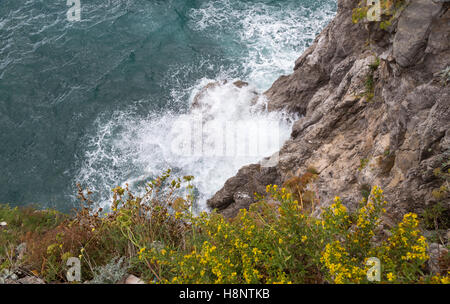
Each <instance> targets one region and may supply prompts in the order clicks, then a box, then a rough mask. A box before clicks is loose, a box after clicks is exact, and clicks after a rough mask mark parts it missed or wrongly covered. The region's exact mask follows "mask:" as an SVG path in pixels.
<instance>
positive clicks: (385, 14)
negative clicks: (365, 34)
mask: <svg viewBox="0 0 450 304" xmlns="http://www.w3.org/2000/svg"><path fill="white" fill-rule="evenodd" d="M380 4H381V19H382V20H380V22H379V27H380V29H382V30H387V29H388V28H389V27H390V26H391V25H392V22H393V21H394V19H395V17H396V15H397V13H398V12H399V11H401V10H403V9H404V8H405V6H406V4H407V1H406V0H380ZM368 9H369V7H368V6H367V1H366V0H361V1H359V4H358V7H356V8H355V9H353V13H352V21H353V23H355V24H356V23H358V22H360V21H362V20H365V19H366V18H367V13H368Z"/></svg>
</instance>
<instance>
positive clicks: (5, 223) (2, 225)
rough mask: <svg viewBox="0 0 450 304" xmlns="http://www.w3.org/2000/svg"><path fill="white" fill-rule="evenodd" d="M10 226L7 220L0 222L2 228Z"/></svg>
mask: <svg viewBox="0 0 450 304" xmlns="http://www.w3.org/2000/svg"><path fill="white" fill-rule="evenodd" d="M6 226H8V223H7V222H0V228H6Z"/></svg>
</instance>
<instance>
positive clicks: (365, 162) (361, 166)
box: [358, 158, 370, 171]
mask: <svg viewBox="0 0 450 304" xmlns="http://www.w3.org/2000/svg"><path fill="white" fill-rule="evenodd" d="M369 161H370V159H368V158H362V159H360V160H359V167H358V171H362V170H364V168H365V167H367V165H368V164H369Z"/></svg>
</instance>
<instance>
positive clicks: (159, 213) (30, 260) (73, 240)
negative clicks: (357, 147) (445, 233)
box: [0, 170, 449, 284]
mask: <svg viewBox="0 0 450 304" xmlns="http://www.w3.org/2000/svg"><path fill="white" fill-rule="evenodd" d="M311 172H312V173H311ZM315 174H316V173H315V172H313V171H312V170H310V172H309V174H307V175H308V176H309V178H308V180H309V179H312V178H313V176H314V175H315ZM310 175H311V176H310ZM305 178H307V177H305ZM305 178H304V179H305ZM192 180H193V177H191V176H186V177H184V178H175V179H171V174H170V170H169V171H167V172H166V173H164V174H163V175H162V176H160V177H158V178H156V179H154V180H153V181H151V182H149V183H148V184H147V188H146V192H145V193H144V194H143V195H136V194H133V193H132V191H131V190H130V189H128V187H125V188H122V187H116V188H114V189H113V190H112V191H113V201H112V204H111V207H110V209H109V210H108V212H105V211H104V210H103V209H102V208H95V207H94V206H95V204H94V202H93V201H92V200H91V199H90V195H91V194H92V193H90V192H89V191H88V190H85V189H82V188H81V186H79V191H78V192H79V198H80V200H81V202H82V207H81V208H79V209H78V210H77V212H76V215H75V216H73V217H70V216H67V215H63V214H60V213H58V212H55V211H51V210H46V211H36V210H33V209H32V208H11V207H8V206H1V207H0V220H1V221H4V222H6V223H7V226H6V227H4V228H1V231H0V240H1V242H2V244H3V246H1V247H2V248H1V249H0V250H2V251H1V252H0V269H1V270H0V271H2V272H3V273H13V272H14V271H16V270H17V269H21V271H22V272H24V273H28V274H31V275H34V276H37V277H41V278H42V279H43V280H44V281H45V282H48V283H55V282H58V283H59V282H67V278H66V272H67V265H66V264H67V260H68V259H69V258H70V257H77V258H79V259H80V261H81V270H82V272H81V273H82V282H90V283H119V282H121V279H122V278H123V276H124V275H125V274H127V273H128V274H134V275H136V276H138V277H140V278H141V279H142V280H144V281H145V282H148V283H233V284H234V283H242V284H246V283H274V284H275V283H282V284H285V283H286V284H287V283H337V284H340V283H377V282H378V281H377V280H375V281H373V280H372V279H371V278H372V276H371V269H373V266H374V265H373V264H371V259H372V258H377V259H378V260H379V262H380V280H379V282H380V283H448V282H449V276H448V273H432V272H430V271H429V269H428V268H427V262H428V260H429V259H430V256H429V252H428V243H427V239H426V238H425V236H424V235H423V229H422V228H423V227H422V225H421V223H420V221H419V216H418V215H417V214H414V213H408V214H405V215H404V216H403V219H402V220H401V221H400V222H399V223H397V224H395V225H394V226H392V227H390V228H389V229H388V228H386V227H385V226H384V224H383V219H384V217H385V215H386V208H388V203H387V202H386V201H385V200H384V197H383V191H382V189H380V188H379V187H377V186H375V187H373V188H372V189H371V191H370V193H369V194H368V195H367V198H363V199H362V200H361V202H360V205H359V207H358V208H357V209H356V210H352V211H351V210H349V209H348V208H347V207H346V206H345V202H344V201H343V200H342V199H341V198H340V197H336V198H335V199H334V201H333V202H332V203H331V205H329V206H328V207H323V208H321V207H318V204H317V205H316V204H308V205H307V206H308V207H306V205H304V204H303V202H304V201H303V194H305V193H307V192H306V191H305V189H304V188H302V189H300V188H295V189H297V191H291V190H292V189H293V188H292V185H290V186H291V187H290V188H289V189H287V188H285V187H279V186H277V185H268V186H267V189H266V193H265V194H264V195H259V194H256V198H257V202H256V203H255V204H253V205H252V206H251V207H250V208H249V210H245V209H242V210H241V211H240V212H239V214H238V215H237V216H236V217H235V218H232V219H227V218H224V217H223V216H222V215H221V214H219V213H218V212H216V211H213V212H210V213H206V212H202V213H200V214H194V213H193V211H192V210H193V209H192V207H193V202H194V195H193V193H194V191H193V186H192ZM303 182H304V181H303ZM301 187H305V185H301ZM430 216H431V215H427V219H429V218H430ZM23 243H24V244H26V250H25V251H24V252H22V254H21V255H22V256H20V257H18V256H17V247H18V245H19V244H23ZM445 258H446V257H442V259H443V260H445ZM447 261H448V257H447Z"/></svg>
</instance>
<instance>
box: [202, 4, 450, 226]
mask: <svg viewBox="0 0 450 304" xmlns="http://www.w3.org/2000/svg"><path fill="white" fill-rule="evenodd" d="M356 5H357V1H354V0H339V1H338V12H337V15H336V17H335V18H334V20H333V21H332V22H331V23H330V24H329V25H328V26H327V27H326V28H325V29H324V30H323V31H322V33H321V34H320V35H319V36H318V37H317V38H316V40H315V41H314V43H313V44H312V45H311V46H310V47H309V48H308V49H307V50H306V52H305V53H304V54H303V55H302V56H301V57H300V58H299V59H298V60H297V62H296V64H295V69H294V72H293V73H292V74H291V75H288V76H282V77H280V78H279V79H278V80H277V81H276V82H275V83H274V84H273V86H272V87H271V88H270V89H269V90H268V91H267V92H266V93H265V94H266V96H267V97H268V100H269V104H268V105H269V110H286V111H289V112H295V113H298V114H299V115H300V117H301V118H300V119H299V120H298V121H297V122H296V123H295V125H294V127H293V131H292V135H291V138H290V139H289V140H288V141H287V142H286V143H285V144H284V146H283V147H282V149H281V150H280V153H279V162H278V164H277V165H275V166H274V167H271V168H267V167H262V166H261V165H259V164H253V165H250V166H246V167H244V168H242V169H241V170H240V171H239V172H238V174H237V175H236V176H235V177H232V178H230V179H229V180H228V181H227V182H226V184H225V185H224V187H223V188H222V189H221V190H220V191H219V192H218V193H217V194H216V195H215V196H214V197H213V198H211V199H210V200H209V201H208V204H209V206H210V207H212V208H218V209H219V210H220V212H222V213H223V214H224V215H226V216H234V215H235V214H236V213H237V211H238V210H239V209H241V208H247V207H249V205H250V204H251V203H252V202H253V200H254V199H253V197H254V193H255V192H258V193H264V192H265V186H266V185H267V184H279V185H281V184H283V183H284V182H286V181H287V180H289V179H291V178H292V177H293V176H301V175H302V174H304V173H305V172H306V171H307V168H312V167H313V168H315V170H317V172H318V177H317V179H315V182H314V183H313V184H311V185H309V187H313V189H314V192H316V196H317V197H316V200H317V201H319V202H320V204H328V203H330V202H331V201H332V199H333V197H334V196H335V195H339V196H341V197H342V198H343V200H344V201H345V202H346V204H347V205H348V206H349V207H350V208H352V207H355V206H356V205H357V204H358V202H359V201H360V200H361V198H362V196H363V195H364V192H366V191H367V189H370V187H371V186H374V185H378V186H380V187H382V189H384V192H385V195H386V199H387V200H388V201H389V202H390V204H389V206H390V210H388V213H389V214H390V216H392V217H397V216H400V215H402V214H404V213H405V212H409V211H415V212H419V213H420V212H421V211H422V210H423V209H424V208H426V206H428V205H432V204H433V203H435V202H436V200H437V199H436V198H435V197H434V196H433V195H432V191H433V189H436V188H439V187H440V186H441V185H442V184H443V183H446V182H445V181H444V180H443V179H442V178H439V177H438V176H436V172H437V171H436V169H437V168H440V170H441V171H446V170H448V169H449V168H450V162H449V160H450V128H449V127H450V87H449V85H448V83H447V82H446V81H447V78H448V75H444V74H445V73H441V71H443V70H445V69H446V68H447V67H448V66H449V65H450V10H449V7H450V3H449V2H446V1H440V2H438V1H435V2H434V1H431V0H413V1H410V2H409V3H408V4H407V6H406V8H405V9H404V10H399V11H398V12H397V16H395V18H394V21H393V23H392V25H391V26H390V27H388V28H387V29H385V30H382V29H381V28H380V25H379V23H377V22H371V23H368V22H363V21H361V22H358V23H357V24H354V23H353V22H352V9H353V8H354V7H355V6H356ZM440 73H441V74H440ZM447 183H448V181H447ZM439 199H440V200H443V201H444V203H445V204H446V207H447V208H449V207H450V206H449V205H450V199H449V196H448V192H446V193H444V197H442V196H441V197H440V198H439Z"/></svg>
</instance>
